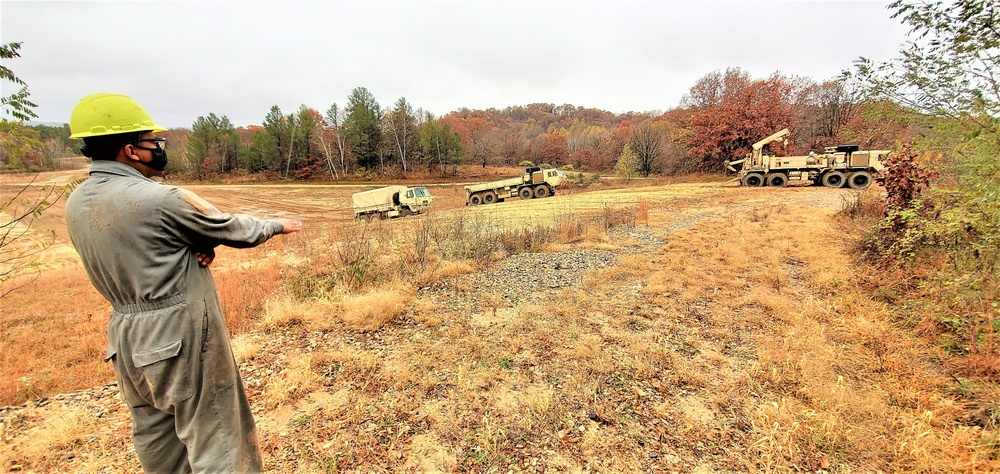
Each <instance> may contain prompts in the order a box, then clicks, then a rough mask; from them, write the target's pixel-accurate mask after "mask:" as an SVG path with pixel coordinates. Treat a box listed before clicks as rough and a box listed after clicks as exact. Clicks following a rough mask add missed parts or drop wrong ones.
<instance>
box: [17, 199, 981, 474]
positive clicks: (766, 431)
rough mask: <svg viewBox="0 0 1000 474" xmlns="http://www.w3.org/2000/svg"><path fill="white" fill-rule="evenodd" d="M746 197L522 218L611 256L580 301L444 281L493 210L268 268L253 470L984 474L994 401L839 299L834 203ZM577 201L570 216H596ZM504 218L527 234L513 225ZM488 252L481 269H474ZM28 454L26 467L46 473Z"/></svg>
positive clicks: (256, 347) (550, 235)
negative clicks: (356, 257)
mask: <svg viewBox="0 0 1000 474" xmlns="http://www.w3.org/2000/svg"><path fill="white" fill-rule="evenodd" d="M754 191H755V192H750V193H747V194H744V193H746V192H747V190H744V189H732V190H730V189H726V188H720V189H716V190H715V191H713V192H712V193H711V194H705V191H704V190H703V189H700V188H698V189H693V190H692V191H691V192H690V193H682V192H679V191H677V190H676V189H675V188H668V189H666V190H662V189H650V190H647V192H646V195H645V197H643V199H649V200H648V201H645V202H648V203H656V204H650V205H649V206H648V207H646V206H644V205H643V204H642V203H641V201H640V200H639V197H641V196H639V195H640V194H641V192H640V190H635V189H625V190H615V191H611V192H609V193H608V194H607V196H608V199H607V201H606V203H603V204H593V205H591V204H587V206H586V209H585V210H581V209H580V208H583V207H584V206H583V205H582V204H581V205H580V206H579V207H577V208H576V209H574V210H573V211H572V216H573V217H572V218H568V217H565V216H566V214H567V213H562V214H559V213H553V218H552V219H539V222H537V223H536V224H535V226H534V227H533V228H532V227H530V226H528V227H527V228H528V230H530V231H531V232H537V233H538V235H544V236H546V237H545V240H544V241H543V243H542V244H540V245H541V250H542V251H545V250H566V249H577V250H594V249H614V250H615V251H618V252H620V253H619V257H618V260H617V262H616V264H615V265H613V266H611V267H609V268H604V269H600V270H593V271H590V272H587V273H586V274H585V275H584V277H583V282H582V284H581V285H580V286H577V287H567V288H562V289H559V290H558V291H556V290H552V291H549V289H548V288H545V289H544V290H543V291H540V292H539V294H538V295H534V296H537V298H536V299H534V300H532V301H530V302H524V303H520V304H513V303H511V302H510V301H509V300H507V299H505V296H504V294H503V292H502V291H497V290H495V289H488V290H487V289H481V288H477V287H475V285H473V284H471V283H463V284H461V285H459V283H458V281H459V280H462V278H456V276H459V277H460V276H462V275H465V274H468V273H471V272H490V271H497V268H498V267H497V265H496V259H499V258H502V257H503V255H505V253H506V251H507V250H501V249H499V248H497V247H489V246H486V247H483V246H478V247H477V245H481V243H479V242H478V241H477V240H476V239H478V238H481V237H483V236H484V235H486V234H484V232H486V231H485V230H484V228H483V227H482V225H483V223H484V222H492V223H494V224H495V223H497V222H507V221H506V220H504V219H507V217H505V216H504V215H501V214H500V213H501V212H507V211H508V210H510V209H520V210H524V209H528V208H529V207H534V206H540V205H541V204H545V203H544V202H543V203H538V202H530V203H523V204H524V206H523V207H518V208H514V207H513V206H506V203H505V205H498V206H497V208H496V209H498V211H497V213H498V214H497V215H494V216H492V217H490V218H484V219H482V220H478V221H477V220H476V219H477V218H476V217H475V216H477V215H479V214H480V213H483V214H485V213H488V212H490V210H489V209H488V207H489V206H483V208H486V209H482V208H480V209H476V210H472V209H468V210H462V213H460V214H462V216H463V217H460V218H446V216H445V215H442V216H435V218H434V220H433V222H434V223H435V224H436V225H435V226H433V227H424V228H425V229H428V230H426V232H427V233H428V236H430V243H429V244H428V246H427V247H426V248H423V250H420V249H421V246H420V245H418V244H416V243H414V241H413V240H411V239H413V238H414V236H419V235H420V234H422V233H423V232H425V231H423V230H421V225H422V223H423V222H427V221H429V219H426V217H429V216H424V217H421V218H415V219H410V220H409V221H405V220H400V221H395V222H391V223H385V224H384V226H383V227H372V228H370V229H368V230H363V229H361V230H348V231H346V232H341V233H338V231H328V232H318V231H317V232H315V233H313V234H309V235H308V239H306V240H303V241H301V242H293V243H294V245H288V246H286V247H285V248H283V249H282V252H285V253H286V254H285V255H284V256H283V257H282V258H281V259H280V261H281V262H282V264H281V265H279V273H280V274H281V275H283V277H282V279H281V283H282V288H283V289H284V290H285V291H284V292H282V291H281V290H278V291H277V292H275V293H256V294H255V295H257V296H250V298H251V299H254V298H257V299H259V300H258V301H257V302H258V303H260V304H261V305H262V306H261V307H263V308H265V309H264V310H263V315H261V316H258V317H257V318H256V319H254V318H251V319H250V320H254V321H256V322H255V323H254V324H255V325H254V329H252V330H251V333H250V334H249V335H248V336H247V337H246V338H237V339H236V341H234V352H236V353H237V355H238V359H239V360H240V361H241V363H242V367H243V369H244V373H246V374H251V376H249V377H247V380H248V391H249V393H250V395H251V400H252V403H253V404H254V406H255V407H257V408H258V409H259V410H261V413H260V415H259V416H258V420H259V426H260V430H261V439H262V448H263V450H264V454H265V462H266V465H267V467H268V468H269V469H272V470H275V471H332V472H339V471H366V472H396V471H418V472H423V471H462V472H469V471H471V472H506V471H572V472H584V471H587V472H711V471H713V470H717V471H722V472H746V471H766V472H774V471H782V472H787V471H809V472H931V471H935V472H986V471H990V470H996V469H997V468H998V467H1000V466H998V465H997V460H996V459H995V458H996V457H997V455H996V453H997V450H998V449H1000V442H998V435H997V434H996V428H995V427H996V424H992V425H991V424H990V423H993V422H991V421H989V420H991V419H994V418H998V417H1000V409H996V407H990V406H982V407H976V410H979V411H975V412H973V410H971V409H970V407H966V406H965V405H964V401H963V399H962V397H961V395H960V394H959V393H958V392H959V390H961V386H958V387H956V384H955V383H954V381H953V380H952V379H951V378H950V377H949V376H948V375H947V373H946V372H944V371H943V370H942V366H941V364H940V363H938V360H939V357H940V355H941V354H940V353H939V352H938V351H936V349H935V348H934V347H931V346H928V345H927V344H926V342H924V341H923V340H922V339H920V338H919V337H916V336H914V335H913V334H910V333H908V332H907V331H905V330H903V329H901V327H900V325H898V324H895V320H894V318H895V316H894V314H893V308H892V307H891V306H889V305H888V304H887V303H886V302H885V300H884V299H881V298H875V297H874V296H873V295H872V294H871V293H870V292H869V291H867V290H866V288H864V287H861V286H859V285H858V284H857V282H858V281H859V280H860V278H859V273H861V272H864V271H865V270H864V269H863V268H859V267H856V266H854V265H853V263H852V262H853V259H852V258H851V257H852V255H851V253H850V252H851V249H850V246H849V244H848V243H849V240H850V235H851V234H849V233H848V232H847V231H846V230H845V229H844V228H843V226H842V225H840V224H838V223H837V221H836V220H834V219H833V218H832V214H833V212H834V211H835V209H834V208H835V207H836V206H833V207H830V206H827V207H813V206H811V205H809V204H808V203H810V202H812V201H813V200H818V199H825V198H826V196H827V193H830V192H834V191H831V190H826V189H812V188H795V187H790V188H785V189H764V190H763V191H768V192H770V193H771V194H769V195H768V196H767V199H759V198H761V197H762V194H763V192H759V193H758V192H756V190H754ZM578 196H579V197H578V200H576V201H574V203H575V204H574V206H576V205H577V204H580V203H586V202H597V201H598V199H597V198H596V196H588V195H587V193H584V194H580V195H578ZM558 198H559V196H557V197H556V198H553V199H552V200H551V201H552V202H553V204H552V205H553V206H558V205H560V204H559V203H560V202H561V201H558V200H557V199H558ZM574 198H577V196H574ZM758 199H759V200H758ZM660 202H664V204H662V205H661V204H660ZM802 203H807V204H802ZM504 206H506V207H504ZM465 211H469V212H468V213H467V214H468V215H467V216H466V215H465V214H466V213H465ZM557 214H558V215H557ZM539 215H547V214H546V213H545V212H541V213H540V214H539ZM510 223H511V226H510V227H511V228H512V229H515V228H516V229H518V230H517V232H523V228H522V223H520V222H514V221H510ZM645 223H648V226H649V227H648V228H640V227H636V226H642V225H643V224H645ZM609 227H611V228H615V229H621V228H623V227H624V228H625V229H628V230H629V231H630V232H632V233H635V232H650V233H652V234H653V235H655V236H658V237H659V238H661V239H663V241H664V242H665V243H663V244H662V245H658V246H656V247H653V248H646V249H643V250H642V251H639V252H636V253H632V254H629V253H628V252H626V251H625V249H634V248H635V247H636V245H638V243H639V242H640V240H638V239H636V238H634V237H626V238H625V239H624V240H622V239H620V238H618V237H612V236H611V235H609V234H607V233H606V229H608V228H609ZM504 229H505V228H503V227H502V226H501V228H499V229H494V230H492V231H491V232H493V234H489V235H493V236H499V235H500V234H501V233H502V232H503V231H504ZM512 232H513V231H512ZM463 235H465V236H466V237H464V238H463ZM519 235H525V234H519ZM470 236H475V237H476V239H473V237H470ZM343 238H347V239H353V241H354V244H355V245H357V244H359V243H362V242H360V241H361V240H365V241H366V242H367V243H365V245H370V247H368V248H370V249H371V251H372V252H373V254H374V256H375V258H373V259H372V260H371V261H372V262H374V263H373V264H372V265H373V269H374V271H373V272H372V273H371V275H376V276H375V277H372V278H370V279H366V280H364V281H363V282H362V283H361V284H360V285H354V284H349V283H348V282H345V280H343V279H342V278H341V277H340V276H339V275H341V274H339V273H338V272H339V271H341V270H342V267H343V266H344V265H345V260H343V259H341V260H339V261H338V260H337V259H334V258H331V257H330V255H332V248H333V246H335V245H342V244H344V241H343V240H341V239H343ZM484 249H485V250H486V251H489V252H496V253H495V254H494V255H490V256H488V257H484V256H483V255H482V254H477V253H476V252H478V251H481V250H484ZM420 252H424V253H423V256H422V257H420V258H418V257H417V254H419V253H420ZM240 255H245V254H240ZM404 255H409V257H405V258H404V257H403V256H404ZM254 258H262V257H261V256H255V257H254ZM421 261H422V262H423V263H420V262H421ZM348 263H349V262H348ZM255 268H257V269H258V270H259V271H267V269H266V268H263V267H255ZM268 268H270V267H268ZM220 270H223V269H220ZM224 270H225V271H230V269H229V268H225V269H224ZM292 276H294V277H292ZM303 277H307V278H312V283H309V284H308V285H306V284H305V283H302V282H301V281H300V280H302V279H303ZM326 278H329V280H325V279H326ZM439 280H445V285H444V287H445V288H449V285H451V284H452V281H454V282H455V283H454V285H455V286H454V287H453V288H454V290H455V291H450V290H446V291H442V292H437V293H427V292H424V291H418V290H416V288H419V287H421V285H426V284H430V283H433V282H436V281H439ZM355 281H356V280H355ZM463 281H464V280H463ZM317 282H318V283H317ZM302 289H307V290H308V291H304V292H302V293H299V292H298V291H300V290H302ZM967 383H968V384H972V383H976V384H983V383H985V382H983V381H967ZM992 393H994V394H995V393H997V392H996V391H994V392H992ZM976 414H978V415H976ZM973 415H976V416H973ZM977 416H978V418H976V417H977ZM124 419H127V418H126V417H125V416H124V415H121V414H119V415H115V416H114V417H112V419H111V420H107V419H105V420H101V421H99V422H98V421H95V422H94V423H100V424H102V425H103V424H104V423H109V422H116V421H120V420H124ZM970 419H979V420H985V421H981V422H980V425H979V426H976V423H973V422H970ZM100 436H101V437H102V438H101V439H102V441H101V443H103V444H102V445H111V444H114V442H123V443H125V444H126V447H127V430H121V429H119V430H117V431H114V432H113V433H110V434H102V435H100ZM17 443H21V441H20V439H19V440H18V441H16V442H15V444H12V445H11V446H15V447H13V448H11V450H10V451H5V450H0V461H3V460H4V459H7V460H12V459H15V458H18V459H28V458H27V457H26V455H25V454H23V453H22V451H23V450H24V449H25V448H23V447H17V446H23V445H21V444H17ZM71 449H73V448H54V450H55V451H62V452H65V451H66V450H71ZM94 452H97V453H98V454H97V455H96V456H97V459H96V460H94V462H91V463H89V464H83V463H74V462H70V463H69V464H63V465H61V466H62V468H65V469H70V470H73V469H75V467H76V466H83V465H85V466H87V467H88V468H93V469H88V470H96V469H99V468H101V467H105V468H107V467H109V466H121V462H120V461H119V460H118V458H117V457H120V453H121V451H120V450H118V451H116V450H113V449H111V450H108V451H107V452H106V454H101V453H103V451H101V450H96V451H94ZM12 453H13V454H12ZM4 456H6V457H4ZM116 456H117V457H116ZM32 459H35V460H34V461H31V462H30V463H28V464H26V465H25V466H26V469H27V470H47V469H49V468H51V467H52V466H60V465H59V464H58V463H56V462H54V461H53V460H52V459H53V458H45V459H40V458H32ZM6 462H7V463H8V464H0V466H4V467H5V468H7V467H9V466H10V464H9V462H12V461H6ZM130 462H131V464H129V463H125V464H126V465H128V466H133V468H134V466H135V464H134V461H130ZM116 463H118V464H116ZM119 468H120V467H119Z"/></svg>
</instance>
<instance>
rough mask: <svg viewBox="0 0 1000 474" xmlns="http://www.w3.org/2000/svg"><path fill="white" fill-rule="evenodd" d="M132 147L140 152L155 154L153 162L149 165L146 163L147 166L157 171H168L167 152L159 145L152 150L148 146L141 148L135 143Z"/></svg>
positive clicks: (150, 161)
mask: <svg viewBox="0 0 1000 474" xmlns="http://www.w3.org/2000/svg"><path fill="white" fill-rule="evenodd" d="M132 146H134V147H136V148H138V149H140V150H146V151H148V152H150V153H152V154H153V159H152V160H149V162H148V163H146V162H144V164H145V165H146V166H148V167H150V168H153V169H154V170H156V171H163V170H165V169H167V150H164V149H163V148H160V146H159V145H157V146H156V147H155V148H150V147H147V146H141V145H139V144H138V143H133V144H132Z"/></svg>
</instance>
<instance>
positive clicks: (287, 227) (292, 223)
mask: <svg viewBox="0 0 1000 474" xmlns="http://www.w3.org/2000/svg"><path fill="white" fill-rule="evenodd" d="M278 222H280V223H281V233H282V234H291V233H292V232H298V231H300V230H302V221H299V220H295V219H278Z"/></svg>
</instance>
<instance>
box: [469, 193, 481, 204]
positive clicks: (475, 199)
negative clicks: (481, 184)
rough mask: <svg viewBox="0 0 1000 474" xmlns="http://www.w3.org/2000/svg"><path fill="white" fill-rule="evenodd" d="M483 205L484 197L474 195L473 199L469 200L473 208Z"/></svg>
mask: <svg viewBox="0 0 1000 474" xmlns="http://www.w3.org/2000/svg"><path fill="white" fill-rule="evenodd" d="M482 203H483V197H482V196H480V195H478V194H473V195H472V197H470V198H469V204H472V205H473V206H478V205H480V204H482Z"/></svg>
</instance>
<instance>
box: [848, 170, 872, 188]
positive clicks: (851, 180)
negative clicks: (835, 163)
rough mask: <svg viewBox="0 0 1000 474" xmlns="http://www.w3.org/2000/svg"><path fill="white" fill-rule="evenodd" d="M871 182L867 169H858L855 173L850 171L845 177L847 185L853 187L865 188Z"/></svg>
mask: <svg viewBox="0 0 1000 474" xmlns="http://www.w3.org/2000/svg"><path fill="white" fill-rule="evenodd" d="M871 184H872V175H871V174H869V173H868V172H867V171H858V172H857V173H851V175H850V176H848V177H847V185H848V186H850V187H852V188H854V189H865V188H867V187H868V186H871Z"/></svg>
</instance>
